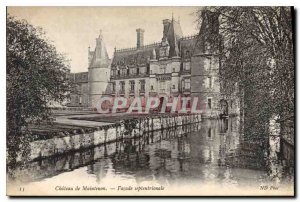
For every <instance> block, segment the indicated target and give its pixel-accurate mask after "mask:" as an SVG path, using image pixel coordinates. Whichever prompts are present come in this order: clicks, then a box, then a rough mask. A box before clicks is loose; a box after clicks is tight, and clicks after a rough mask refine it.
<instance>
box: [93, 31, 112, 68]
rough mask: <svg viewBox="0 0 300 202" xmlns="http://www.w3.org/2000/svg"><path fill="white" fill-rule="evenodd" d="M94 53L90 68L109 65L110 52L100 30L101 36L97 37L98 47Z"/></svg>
mask: <svg viewBox="0 0 300 202" xmlns="http://www.w3.org/2000/svg"><path fill="white" fill-rule="evenodd" d="M90 54H91V55H92V59H91V62H90V64H89V68H99V67H107V66H108V65H109V62H110V60H109V57H108V53H107V50H106V47H105V44H104V41H103V36H102V34H101V32H100V34H99V37H98V38H97V39H96V47H95V50H94V51H91V52H90Z"/></svg>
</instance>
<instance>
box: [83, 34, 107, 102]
mask: <svg viewBox="0 0 300 202" xmlns="http://www.w3.org/2000/svg"><path fill="white" fill-rule="evenodd" d="M88 71H89V107H97V102H98V100H99V99H100V98H101V97H102V96H105V95H106V92H107V88H108V83H109V77H110V59H109V57H108V54H107V50H106V47H105V44H104V42H103V36H102V33H101V30H100V34H99V36H98V38H96V47H95V50H94V51H90V50H89V68H88Z"/></svg>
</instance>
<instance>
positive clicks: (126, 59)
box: [111, 19, 182, 67]
mask: <svg viewBox="0 0 300 202" xmlns="http://www.w3.org/2000/svg"><path fill="white" fill-rule="evenodd" d="M169 22H170V23H169V24H168V26H167V27H166V30H164V32H165V36H164V35H163V38H164V37H166V38H167V41H168V43H169V46H170V50H169V57H174V56H179V55H180V53H179V41H180V39H181V38H182V30H181V26H180V23H179V22H177V21H175V20H174V19H172V20H170V21H169ZM160 45H161V43H153V44H150V45H147V46H142V47H140V48H129V49H123V50H117V51H115V53H114V57H113V60H112V65H111V66H112V67H115V66H127V65H129V66H130V65H145V64H146V63H147V62H148V60H149V59H159V47H160ZM153 50H154V51H155V55H154V54H153ZM153 57H155V58H153Z"/></svg>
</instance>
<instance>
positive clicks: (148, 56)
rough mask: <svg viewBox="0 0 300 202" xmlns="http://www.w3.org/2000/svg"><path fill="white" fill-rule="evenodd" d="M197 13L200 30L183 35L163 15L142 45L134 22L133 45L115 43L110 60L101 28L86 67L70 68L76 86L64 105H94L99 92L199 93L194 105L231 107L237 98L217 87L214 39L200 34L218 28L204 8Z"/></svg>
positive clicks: (206, 111) (210, 109)
mask: <svg viewBox="0 0 300 202" xmlns="http://www.w3.org/2000/svg"><path fill="white" fill-rule="evenodd" d="M202 18H203V20H202V24H201V28H200V33H199V34H197V35H195V36H189V37H184V35H183V32H182V30H181V26H180V23H179V21H176V20H175V19H173V17H172V19H171V20H169V19H165V20H163V33H162V39H161V41H160V42H158V43H153V44H149V45H144V36H146V32H145V30H143V29H141V28H138V29H136V36H137V42H136V47H134V48H128V49H121V50H117V49H115V51H114V55H113V58H112V60H111V61H110V59H109V58H108V54H107V51H106V48H105V44H104V41H103V37H102V35H101V34H100V35H99V37H98V38H97V39H96V47H95V50H94V51H90V49H89V51H88V58H89V68H88V72H82V73H75V74H71V78H72V79H73V82H74V84H75V85H76V86H77V87H76V88H77V91H75V93H72V95H71V101H70V103H69V106H82V107H95V106H96V104H97V103H96V101H97V99H99V98H100V97H101V96H112V97H117V96H122V97H125V98H128V99H129V100H131V99H134V97H137V96H139V97H145V98H148V97H151V96H157V97H159V98H160V99H161V100H162V99H164V98H166V97H168V98H170V97H174V96H176V97H177V96H180V97H198V106H197V108H198V109H200V110H202V112H203V115H207V116H219V115H220V113H221V111H223V112H225V111H226V113H227V114H229V113H236V112H237V111H236V109H237V105H238V103H237V102H236V100H234V99H233V98H232V97H230V96H226V95H225V94H224V93H223V92H221V91H222V88H221V87H220V85H221V83H222V81H221V80H220V79H219V70H220V64H221V62H220V58H219V44H218V45H217V46H214V45H212V44H210V43H208V42H207V41H206V38H205V35H204V33H206V34H207V30H211V31H212V32H218V30H216V29H214V27H215V26H216V25H215V24H213V23H217V22H216V21H214V20H211V18H213V16H209V14H205V13H204V14H203V16H202ZM217 26H218V25H217ZM212 34H213V33H212ZM216 34H218V33H216ZM190 105H191V103H188V107H190Z"/></svg>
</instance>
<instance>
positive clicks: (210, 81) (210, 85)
mask: <svg viewBox="0 0 300 202" xmlns="http://www.w3.org/2000/svg"><path fill="white" fill-rule="evenodd" d="M208 87H209V88H212V77H211V76H209V77H208Z"/></svg>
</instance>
